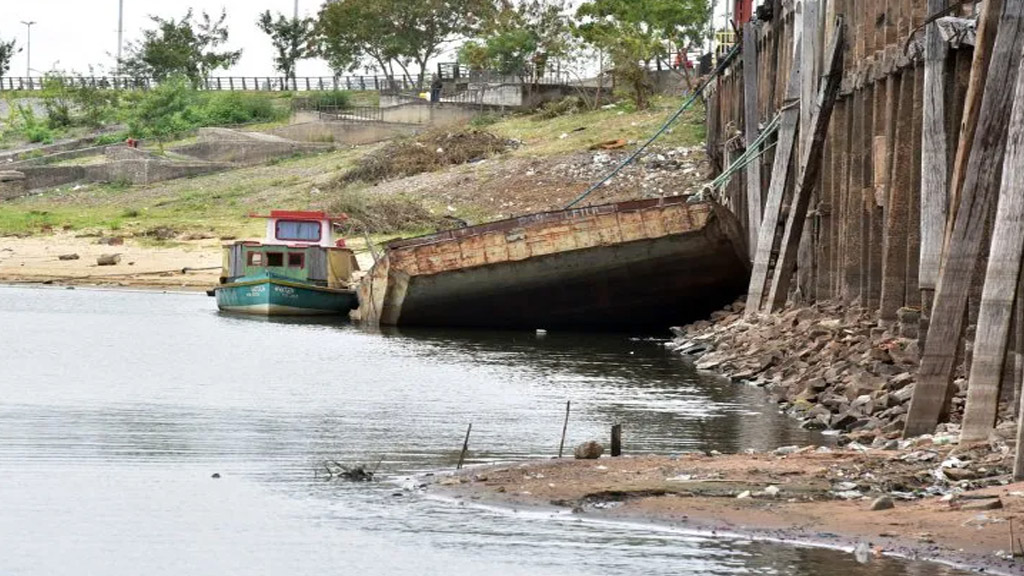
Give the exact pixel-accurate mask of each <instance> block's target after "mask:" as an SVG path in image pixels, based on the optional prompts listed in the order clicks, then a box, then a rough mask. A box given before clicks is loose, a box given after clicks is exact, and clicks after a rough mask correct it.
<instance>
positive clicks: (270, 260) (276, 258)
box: [267, 252, 284, 267]
mask: <svg viewBox="0 0 1024 576" xmlns="http://www.w3.org/2000/svg"><path fill="white" fill-rule="evenodd" d="M267 266H271V267H274V266H284V254H282V253H281V252H267Z"/></svg>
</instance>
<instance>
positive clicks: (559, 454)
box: [558, 400, 572, 458]
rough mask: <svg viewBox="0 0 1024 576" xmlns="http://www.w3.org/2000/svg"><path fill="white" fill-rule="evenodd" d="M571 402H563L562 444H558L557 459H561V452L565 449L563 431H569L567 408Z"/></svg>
mask: <svg viewBox="0 0 1024 576" xmlns="http://www.w3.org/2000/svg"><path fill="white" fill-rule="evenodd" d="M571 404H572V400H566V401H565V422H564V423H563V424H562V442H561V443H559V444H558V457H559V458H561V457H562V450H564V449H565V431H566V430H568V429H569V406H570V405H571Z"/></svg>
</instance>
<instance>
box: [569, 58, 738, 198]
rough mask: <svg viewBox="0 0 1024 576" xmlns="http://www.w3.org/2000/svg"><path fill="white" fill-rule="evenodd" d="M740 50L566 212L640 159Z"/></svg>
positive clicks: (727, 59)
mask: <svg viewBox="0 0 1024 576" xmlns="http://www.w3.org/2000/svg"><path fill="white" fill-rule="evenodd" d="M739 50H740V44H736V45H735V46H733V48H732V50H730V51H729V53H728V54H726V56H725V58H723V59H722V61H721V62H719V63H718V67H716V68H715V71H714V72H712V73H711V75H710V76H708V77H707V78H706V79H705V80H704V82H703V83H702V84H701V85H700V87H698V88H697V90H695V91H694V93H693V95H691V96H690V98H689V99H688V100H687V101H686V102H685V103H684V104H683V105H682V107H680V108H679V110H676V112H675V114H672V116H670V117H669V119H668V121H666V122H665V124H663V125H662V127H661V128H659V129H658V131H657V132H655V133H654V136H651V138H650V139H649V140H647V142H644V145H643V146H641V147H639V148H637V150H636V152H633V154H631V155H630V156H629V158H626V159H625V160H623V161H622V163H621V164H619V165H618V166H616V167H615V169H614V170H612V171H611V172H610V173H608V175H607V176H605V177H604V178H602V179H601V180H600V181H599V182H597V183H596V184H594V185H593V186H591V187H590V188H587V191H586V192H584V193H583V194H580V196H579V197H578V198H576V199H575V200H573V201H572V202H570V203H569V205H568V206H566V207H565V208H566V210H568V209H569V208H572V207H573V206H575V205H577V204H579V203H580V202H582V201H583V200H585V199H586V198H587V196H590V195H591V194H592V193H593V192H594V191H595V190H597V189H598V188H600V187H601V186H603V185H604V184H605V183H607V182H608V181H609V180H611V179H612V178H614V177H615V175H616V174H618V173H619V172H621V171H622V169H623V168H625V167H626V166H629V165H630V164H632V163H633V162H634V161H635V160H636V159H637V158H639V157H640V155H642V154H643V153H644V151H645V150H647V148H648V147H649V146H650V145H651V144H653V143H654V141H655V140H657V139H658V138H660V137H661V135H662V134H664V133H665V131H666V130H668V129H669V127H670V126H672V124H674V123H675V122H676V120H678V119H679V117H680V116H682V115H683V112H686V111H687V110H688V109H689V108H690V106H692V105H693V103H694V102H696V101H697V98H698V97H699V96H701V95H702V94H703V93H704V90H706V89H707V87H708V86H710V85H711V81H712V80H714V79H715V78H717V77H718V76H719V75H720V74H721V73H722V72H724V71H725V68H726V66H728V65H729V63H730V62H731V61H732V59H733V58H735V57H736V55H737V54H739Z"/></svg>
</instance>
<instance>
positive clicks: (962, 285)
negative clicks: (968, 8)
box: [904, 0, 1024, 436]
mask: <svg viewBox="0 0 1024 576" xmlns="http://www.w3.org/2000/svg"><path fill="white" fill-rule="evenodd" d="M987 8H988V5H986V9H987ZM1022 48H1024V0H1006V1H1005V4H1004V6H1003V13H1002V16H1001V18H1000V20H999V29H998V32H997V34H996V38H995V43H994V45H993V49H992V58H991V62H990V67H989V71H988V74H987V77H986V79H985V87H984V93H983V96H982V103H981V108H980V110H979V113H978V122H977V128H976V130H974V136H975V138H974V143H973V145H972V146H971V152H970V158H969V159H968V161H967V168H966V171H965V175H964V185H963V189H962V190H961V194H960V206H959V208H958V209H957V211H956V213H955V214H953V215H952V218H953V219H954V224H953V229H952V232H951V234H950V235H949V238H948V240H947V246H946V249H945V253H944V254H943V257H942V264H941V267H940V274H939V281H938V285H937V289H936V292H935V302H934V308H933V310H932V318H931V322H930V325H929V328H928V336H927V340H926V341H925V347H924V353H923V355H922V357H921V366H920V369H919V378H918V383H917V386H916V388H915V390H914V396H913V398H912V399H911V402H910V411H909V413H908V415H907V424H906V428H905V429H904V435H905V436H917V435H919V434H927V433H932V432H934V429H935V425H936V424H937V423H938V421H939V417H940V415H942V414H943V412H944V411H945V410H946V409H947V404H946V400H947V397H948V392H949V390H950V387H951V385H952V378H953V369H954V359H955V357H956V346H957V344H958V343H959V342H960V339H961V336H962V335H963V328H964V312H965V310H966V306H967V297H968V294H969V292H970V290H971V285H972V279H973V276H974V269H975V266H976V264H977V262H978V258H979V256H980V254H981V253H982V249H983V246H982V242H983V240H984V237H985V228H986V224H987V222H988V220H989V217H990V213H991V211H992V209H993V208H994V204H995V200H996V194H997V192H998V186H999V182H1000V176H1001V167H1002V160H1003V155H1004V152H1005V148H1006V138H1007V130H1006V119H1007V118H1008V117H1009V115H1010V112H1011V110H1012V105H1013V94H1014V87H1015V86H1016V76H1017V68H1018V64H1019V62H1020V54H1021V49H1022ZM974 79H975V77H974V76H973V75H972V82H973V80H974ZM1000 370H1001V366H1000Z"/></svg>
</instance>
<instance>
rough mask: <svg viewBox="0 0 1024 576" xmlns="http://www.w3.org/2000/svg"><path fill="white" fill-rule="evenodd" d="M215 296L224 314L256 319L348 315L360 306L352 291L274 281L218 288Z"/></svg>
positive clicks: (262, 279) (228, 285)
mask: <svg viewBox="0 0 1024 576" xmlns="http://www.w3.org/2000/svg"><path fill="white" fill-rule="evenodd" d="M215 295H216V297H217V307H218V308H219V309H221V310H222V311H224V312H232V313H236V314H251V315H256V316H327V315H332V314H335V315H336V314H347V313H348V312H349V311H351V310H353V309H355V308H356V307H357V306H358V300H357V297H356V293H355V291H353V290H338V289H332V288H322V287H319V286H310V285H306V284H302V283H300V282H292V281H288V280H278V279H275V278H260V279H256V280H249V281H244V280H243V281H239V282H233V283H229V284H225V285H223V286H219V287H217V288H216V289H215Z"/></svg>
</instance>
